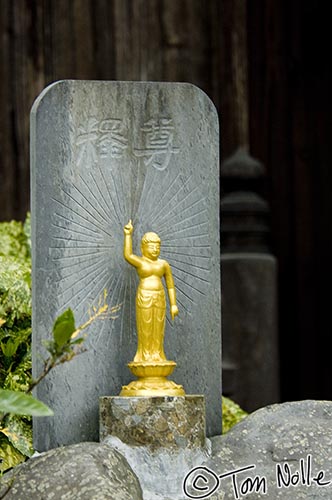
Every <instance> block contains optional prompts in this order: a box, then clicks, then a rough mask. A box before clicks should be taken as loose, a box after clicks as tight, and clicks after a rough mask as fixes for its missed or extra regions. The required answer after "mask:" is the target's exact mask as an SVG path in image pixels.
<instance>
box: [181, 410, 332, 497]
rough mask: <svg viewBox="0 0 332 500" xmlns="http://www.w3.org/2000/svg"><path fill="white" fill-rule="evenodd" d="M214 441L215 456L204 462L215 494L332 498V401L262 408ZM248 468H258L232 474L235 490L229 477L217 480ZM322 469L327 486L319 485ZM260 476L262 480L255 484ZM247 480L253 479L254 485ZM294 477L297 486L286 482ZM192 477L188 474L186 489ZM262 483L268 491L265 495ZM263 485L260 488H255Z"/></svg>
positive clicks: (193, 475)
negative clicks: (229, 473) (234, 473)
mask: <svg viewBox="0 0 332 500" xmlns="http://www.w3.org/2000/svg"><path fill="white" fill-rule="evenodd" d="M211 441H212V455H211V457H210V459H209V460H208V461H206V462H205V463H203V466H204V467H207V468H208V469H209V470H210V472H209V471H206V470H203V471H201V472H203V474H205V478H206V479H207V480H208V483H206V484H205V483H204V484H205V485H207V484H208V488H210V491H212V489H213V487H216V486H218V487H217V488H216V492H215V493H216V494H217V493H218V492H219V493H220V494H221V493H222V492H223V493H225V499H227V500H228V499H229V500H231V499H234V498H246V499H249V500H258V499H269V500H275V499H281V498H282V499H283V500H300V499H302V498H305V499H310V500H316V499H317V500H321V499H324V500H331V498H332V454H331V450H332V402H330V401H301V402H293V403H284V404H276V405H271V406H268V407H265V408H262V409H260V410H257V411H256V412H254V413H252V414H251V415H249V417H247V418H246V419H244V420H243V421H242V422H240V423H239V424H237V425H236V426H235V427H233V429H232V430H231V431H230V432H229V433H227V434H226V435H224V436H217V437H214V438H212V440H211ZM249 466H255V468H253V469H250V470H247V471H243V472H241V473H238V474H237V475H236V476H234V477H235V486H236V488H237V492H236V490H235V487H234V485H233V482H232V477H231V476H228V477H225V478H224V479H217V478H216V476H219V475H222V474H226V473H228V472H232V471H235V470H237V469H240V468H245V467H249ZM320 471H322V474H321V477H320V483H323V482H327V483H328V484H326V485H325V486H319V485H318V484H317V477H319V475H320ZM198 473H199V470H198V469H197V470H196V472H195V473H192V475H191V480H192V479H193V478H194V477H195V474H196V475H197V474H198ZM257 476H259V478H260V481H261V482H260V483H258V482H256V483H253V481H254V478H255V477H257ZM302 476H303V477H302ZM323 476H324V477H323ZM247 478H251V483H250V481H247ZM290 478H292V481H293V482H294V485H291V484H289V486H287V485H288V482H289V479H290ZM189 479H190V478H189V477H188V482H187V484H188V488H189V484H190V481H189ZM256 481H258V480H256ZM264 484H265V486H266V494H264V493H263V491H264V490H263V487H264ZM278 484H279V487H278ZM259 485H260V487H258V491H257V488H256V487H257V486H259ZM251 486H252V489H251ZM241 488H243V490H242V493H241ZM207 491H208V490H207ZM245 491H247V494H246V495H244V492H245ZM236 493H237V494H236ZM193 498H202V497H199V496H194V497H193ZM206 498H208V497H206Z"/></svg>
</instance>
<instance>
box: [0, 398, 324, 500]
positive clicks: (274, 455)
mask: <svg viewBox="0 0 332 500" xmlns="http://www.w3.org/2000/svg"><path fill="white" fill-rule="evenodd" d="M143 413H144V411H143ZM331 449H332V402H331V401H301V402H295V403H284V404H280V405H272V406H268V407H266V408H262V409H260V410H257V411H256V412H255V413H253V414H251V415H249V416H248V417H247V418H246V419H245V420H243V421H242V422H240V423H239V424H237V425H236V426H235V427H233V429H232V430H231V431H230V432H229V433H227V434H226V435H224V436H215V437H213V438H211V440H207V441H206V443H205V446H203V447H201V448H191V449H189V448H181V447H179V448H178V449H175V448H172V449H166V448H158V449H155V450H153V449H152V448H151V447H150V446H130V445H128V444H125V443H123V442H122V441H121V440H120V439H118V438H117V437H114V436H109V437H108V438H106V439H105V441H104V442H103V444H102V445H98V444H96V443H82V444H81V445H75V446H70V447H67V448H62V449H61V448H60V449H58V450H52V451H50V452H48V453H45V454H43V455H42V456H40V457H39V458H37V459H32V460H29V461H28V462H27V463H26V464H25V465H23V466H19V467H18V468H16V469H15V473H16V471H19V475H18V476H17V478H16V480H15V482H14V485H13V488H12V490H11V491H10V493H9V494H8V496H6V498H8V499H9V500H12V499H15V500H23V499H24V500H26V499H28V498H29V499H30V498H34V499H35V500H42V499H43V500H46V499H47V500H49V499H50V500H52V499H54V500H58V499H60V500H62V499H63V500H64V499H68V500H74V499H75V500H76V499H81V498H82V499H89V500H90V499H96V500H97V499H98V500H103V499H104V498H105V499H108V498H110V499H116V500H122V499H128V500H129V499H130V500H142V498H144V500H186V499H188V498H196V499H198V498H209V499H210V500H223V499H224V500H233V499H242V498H246V499H248V500H265V499H266V500H267V499H268V500H279V499H283V500H300V499H308V500H331V498H332V456H331ZM120 454H121V455H122V456H123V457H125V458H123V457H121V455H120ZM128 464H129V465H128ZM253 466H254V467H255V468H251V469H248V470H245V471H242V472H239V473H238V474H237V475H236V477H235V479H234V481H232V475H231V474H230V473H232V472H233V471H236V470H238V469H242V468H244V469H246V468H248V467H253ZM310 467H311V469H310ZM278 470H279V481H280V488H278ZM288 470H289V472H290V475H291V478H292V481H293V484H291V485H289V486H288V487H287V481H288V480H289V478H290V476H289V477H288ZM320 471H322V473H320ZM222 475H225V477H224V478H219V476H222ZM199 476H200V479H199ZM256 476H259V478H260V480H259V481H260V482H259V483H257V482H253V481H254V478H255V477H256ZM10 477H12V474H11V473H10V474H9V475H8V474H6V475H5V477H4V480H3V481H4V482H6V481H7V480H8V479H10ZM137 478H138V479H139V483H140V485H139V484H138V481H137ZM195 478H196V480H197V482H196V486H197V488H196V490H195V491H194V490H193V489H192V488H191V485H192V483H193V481H194V479H195ZM247 478H251V481H252V482H251V483H249V481H248V480H247ZM317 481H318V482H320V483H321V484H322V483H324V482H325V483H326V484H325V485H321V486H319V485H318V484H317ZM303 483H304V484H303ZM234 484H235V486H234ZM264 484H265V487H266V492H265V493H264V491H263V486H264ZM250 485H252V489H250ZM257 485H258V486H260V487H259V488H258V490H257ZM140 487H141V489H142V492H141V489H140ZM2 488H3V489H2V490H0V495H1V494H3V492H4V489H5V486H4V485H3V487H2ZM198 488H201V489H200V490H198ZM235 488H237V490H236V489H235ZM186 493H188V495H187V494H186ZM80 495H81V496H80ZM84 495H85V496H84Z"/></svg>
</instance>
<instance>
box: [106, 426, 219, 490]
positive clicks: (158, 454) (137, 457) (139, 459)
mask: <svg viewBox="0 0 332 500" xmlns="http://www.w3.org/2000/svg"><path fill="white" fill-rule="evenodd" d="M105 443H106V444H108V445H109V446H112V447H113V448H115V449H116V450H118V451H119V452H120V453H121V454H122V455H123V456H124V457H125V458H126V460H127V461H128V463H129V464H130V466H131V468H132V469H133V471H134V472H135V474H136V475H137V477H139V480H140V484H141V488H142V491H143V498H144V500H184V494H183V488H182V483H183V479H184V477H185V476H186V474H187V471H188V470H191V469H192V468H194V467H197V466H199V465H200V464H201V463H202V462H204V461H206V460H207V458H208V455H209V451H210V449H209V447H210V442H209V440H207V441H206V443H205V445H204V446H203V447H201V448H181V447H179V448H175V447H173V448H171V449H170V448H157V449H152V448H151V447H150V446H129V445H127V444H125V443H123V442H122V441H121V440H120V439H118V438H116V437H114V436H109V437H108V438H106V439H105ZM133 500H135V499H133ZM212 500H214V499H212Z"/></svg>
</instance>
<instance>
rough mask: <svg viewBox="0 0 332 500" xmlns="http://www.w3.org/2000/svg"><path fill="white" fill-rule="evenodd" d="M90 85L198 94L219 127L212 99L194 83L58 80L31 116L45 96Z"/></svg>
mask: <svg viewBox="0 0 332 500" xmlns="http://www.w3.org/2000/svg"><path fill="white" fill-rule="evenodd" d="M90 85H92V86H109V87H110V88H112V87H113V88H121V87H123V89H126V88H127V89H128V88H129V87H132V88H133V89H134V88H135V87H136V88H137V89H139V88H144V87H147V88H153V87H155V88H158V87H159V88H164V89H167V88H169V89H171V88H172V87H173V88H174V89H181V90H184V91H186V92H189V93H192V94H193V95H194V94H197V95H198V96H199V98H200V99H201V100H202V101H203V102H204V101H205V103H206V105H207V106H208V107H209V108H210V110H211V112H212V113H213V114H214V117H215V120H216V121H217V123H218V125H219V117H218V112H217V109H216V107H215V105H214V103H213V101H212V100H211V98H210V97H209V96H208V95H207V94H206V92H204V90H202V89H201V88H200V87H197V85H194V84H193V83H189V82H154V81H121V80H71V79H67V80H58V81H55V82H52V83H50V84H49V85H47V86H46V87H45V88H44V89H43V90H42V91H41V93H40V94H39V95H38V96H37V98H36V99H35V101H34V103H33V105H32V108H31V114H35V113H36V112H37V109H38V106H39V105H40V103H41V102H42V101H43V99H44V98H45V96H47V95H48V96H49V95H50V94H52V93H53V92H54V91H56V92H64V91H65V90H69V89H72V90H75V89H79V88H82V89H83V88H84V87H86V88H88V87H89V86H90Z"/></svg>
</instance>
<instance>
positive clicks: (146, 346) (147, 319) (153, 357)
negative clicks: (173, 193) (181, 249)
mask: <svg viewBox="0 0 332 500" xmlns="http://www.w3.org/2000/svg"><path fill="white" fill-rule="evenodd" d="M133 230H134V228H133V225H132V223H131V220H130V221H129V222H128V224H127V225H126V226H125V227H124V249H123V254H124V258H125V259H126V261H127V262H129V264H131V265H132V266H134V267H135V268H136V271H137V274H138V276H139V278H140V281H139V285H138V289H137V294H136V325H137V340H138V342H137V352H136V355H135V357H134V360H133V362H131V363H129V364H128V366H129V368H130V370H131V371H132V373H133V374H134V375H136V376H137V377H138V380H137V381H134V382H131V383H130V384H129V385H128V386H124V387H123V388H122V391H121V394H120V395H121V396H153V395H154V396H160V395H168V396H182V395H184V390H183V387H182V386H180V385H177V384H175V383H174V382H172V381H170V380H167V379H166V377H167V376H168V375H170V374H171V373H172V371H173V370H174V368H175V366H176V363H175V362H174V361H168V360H167V359H166V356H165V353H164V332H165V319H166V297H165V290H164V287H163V283H162V278H164V279H165V282H166V286H167V290H168V297H169V302H170V312H171V318H172V320H174V318H175V316H176V315H177V314H178V313H179V310H178V307H177V305H176V293H175V288H174V281H173V277H172V271H171V267H170V265H169V263H168V262H167V261H166V260H162V259H159V254H160V243H161V242H160V238H159V236H158V235H157V234H156V233H152V232H149V233H146V234H145V235H144V236H143V238H142V242H141V251H142V256H138V255H135V254H133V249H132V233H133Z"/></svg>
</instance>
